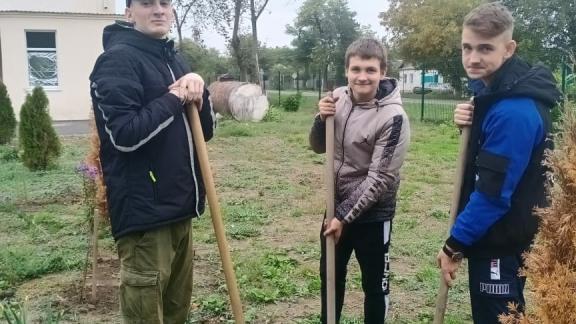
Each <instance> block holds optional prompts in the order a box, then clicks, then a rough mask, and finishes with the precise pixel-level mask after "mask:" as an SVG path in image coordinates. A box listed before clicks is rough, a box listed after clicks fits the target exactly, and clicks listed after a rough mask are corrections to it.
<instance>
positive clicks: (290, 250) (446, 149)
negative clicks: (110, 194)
mask: <svg viewBox="0 0 576 324" xmlns="http://www.w3.org/2000/svg"><path fill="white" fill-rule="evenodd" d="M276 98H277V97H275V96H272V97H271V100H270V101H271V103H272V104H274V105H276V103H275V100H276ZM316 102H317V97H303V103H302V105H301V107H300V109H299V111H297V112H285V111H283V110H281V109H279V108H272V109H273V110H272V111H273V113H272V115H271V116H270V117H269V118H267V119H266V121H264V122H261V123H239V122H236V121H233V120H229V119H226V120H221V121H220V123H219V128H218V129H217V132H216V135H215V137H214V139H212V140H211V141H210V142H209V143H208V148H209V155H210V161H211V167H212V170H213V173H214V177H215V181H216V186H217V192H218V196H219V201H220V207H221V212H222V215H223V218H224V224H225V227H226V231H227V237H228V243H229V247H230V251H231V254H232V256H233V260H234V264H235V270H236V276H237V281H238V284H239V288H240V293H241V296H242V301H243V303H244V310H245V314H246V318H247V321H248V322H250V323H264V322H276V323H318V322H319V318H318V312H319V291H320V281H319V278H318V260H319V257H320V251H319V241H318V239H319V231H320V221H321V218H322V214H323V210H324V199H325V198H324V192H323V189H322V188H323V187H324V185H323V172H324V167H323V163H324V157H323V156H322V155H317V154H314V153H313V152H312V151H311V150H309V148H308V132H309V130H310V127H311V124H312V120H313V118H314V115H315V113H316V109H317V108H316ZM416 109H419V107H415V106H414V105H407V111H408V112H409V115H410V118H411V127H412V143H411V146H410V149H409V153H408V156H407V159H406V162H405V165H404V169H403V180H402V183H401V187H400V192H399V195H398V206H397V213H396V218H395V220H394V223H393V234H392V247H391V257H392V264H391V269H392V281H391V293H392V309H391V313H390V319H389V321H387V323H431V319H432V316H433V312H434V297H435V294H436V290H437V287H438V282H439V274H438V271H437V270H436V268H435V256H436V254H437V252H438V250H439V249H440V247H441V246H442V242H443V240H444V239H445V238H446V232H447V222H448V219H447V218H448V216H447V213H448V210H449V200H450V194H451V190H452V177H453V172H454V163H455V159H456V149H457V144H458V131H457V130H456V129H455V128H454V127H453V126H452V125H451V122H450V121H448V122H434V123H421V122H419V114H418V112H419V110H416ZM450 109H452V108H450ZM415 114H416V115H415ZM62 142H63V144H64V155H63V157H62V158H61V159H60V163H59V167H58V169H56V170H50V171H46V172H41V173H31V172H29V171H27V170H26V169H25V168H24V167H23V166H22V165H21V164H20V163H19V162H18V160H17V159H14V154H13V149H12V148H10V147H3V148H0V219H1V220H2V222H0V246H2V249H0V292H1V291H3V290H6V289H9V288H16V289H17V290H18V291H19V293H18V295H17V296H18V297H20V298H22V297H23V296H21V295H20V294H21V293H23V292H20V291H21V290H22V289H24V288H23V287H25V286H26V287H29V286H34V287H35V286H36V284H35V280H38V279H36V278H40V279H42V278H45V277H46V276H47V275H48V274H50V273H61V274H73V275H74V276H76V277H75V278H77V277H79V275H78V270H81V269H82V267H83V262H84V257H85V253H86V248H87V236H86V231H87V228H86V226H87V222H86V211H85V209H84V207H83V206H82V204H81V201H82V180H81V178H80V177H79V176H78V175H77V174H76V173H75V171H74V168H75V167H76V165H77V164H78V163H79V162H80V161H81V160H82V159H83V157H84V154H85V152H86V151H87V145H88V141H87V138H73V137H65V138H62ZM2 156H6V158H1V157H2ZM209 214H210V213H209V211H208V208H207V212H206V213H205V215H203V216H202V217H200V218H199V219H197V220H195V221H194V222H193V238H194V244H195V250H196V257H195V261H194V263H195V271H194V278H195V279H194V284H195V287H194V295H193V312H192V313H191V315H190V318H189V321H188V322H189V323H199V322H202V321H207V322H218V321H228V320H230V319H231V312H230V308H229V305H228V296H227V293H226V291H227V290H226V284H225V281H224V276H223V273H222V269H221V263H220V259H219V255H218V250H217V247H216V243H215V236H214V233H213V229H212V224H211V221H210V215H209ZM101 238H102V239H101V245H103V246H104V247H103V253H104V255H105V256H108V257H111V258H113V257H114V254H115V251H114V243H113V240H112V239H111V238H110V235H109V232H108V231H106V230H103V232H102V233H101ZM26 289H29V288H26ZM36 289H38V291H37V295H38V296H40V295H42V296H47V297H44V298H47V299H48V300H57V299H58V297H57V296H58V294H60V293H61V291H62V290H65V289H67V287H60V289H61V290H58V289H56V288H53V287H52V288H50V290H47V291H42V290H41V289H42V288H41V287H40V286H39V287H38V288H36ZM466 291H467V289H466V276H465V271H461V272H460V274H459V279H458V281H457V285H456V287H455V288H454V289H452V290H451V292H450V300H449V306H448V315H447V321H446V323H453V324H455V323H470V322H471V319H470V316H469V313H470V308H469V305H468V303H469V302H468V296H467V292H466ZM28 293H29V290H26V294H28ZM361 296H362V294H361V278H360V272H359V268H358V265H357V263H356V261H355V260H354V258H352V260H351V262H350V266H349V275H348V288H347V299H346V301H345V304H346V305H345V310H344V319H343V321H342V323H349V324H351V323H361V320H362V299H361ZM35 297H37V296H34V295H33V296H32V298H33V299H34V298H35ZM37 305H38V304H34V303H31V305H30V307H31V308H32V310H36V313H37V314H38V313H39V314H42V312H43V311H42V310H41V309H36V308H38V307H40V306H37ZM72 311H74V309H72ZM100 311H102V310H100ZM114 312H116V310H115V309H107V310H104V313H109V314H112V313H114ZM95 314H96V315H95ZM97 314H101V313H97V312H92V316H97ZM75 316H76V315H75ZM77 316H78V321H80V322H82V321H84V322H90V321H93V317H91V318H90V320H88V319H86V318H85V317H83V316H87V315H86V314H84V313H78V314H77Z"/></svg>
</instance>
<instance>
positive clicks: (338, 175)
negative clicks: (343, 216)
mask: <svg viewBox="0 0 576 324" xmlns="http://www.w3.org/2000/svg"><path fill="white" fill-rule="evenodd" d="M352 112H354V106H352V109H350V112H349V113H348V116H347V117H346V121H345V122H344V129H343V130H342V162H341V163H340V167H338V171H336V177H335V178H334V180H335V181H336V184H335V192H336V196H337V197H338V192H339V191H338V190H339V189H338V177H340V170H342V167H343V166H344V156H345V155H344V138H345V137H346V127H347V126H348V120H350V116H352Z"/></svg>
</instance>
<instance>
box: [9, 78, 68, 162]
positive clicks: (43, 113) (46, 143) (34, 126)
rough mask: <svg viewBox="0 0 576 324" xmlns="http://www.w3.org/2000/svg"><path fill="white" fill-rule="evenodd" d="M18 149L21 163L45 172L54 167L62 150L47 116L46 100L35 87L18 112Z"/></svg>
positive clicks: (42, 91)
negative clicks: (20, 150)
mask: <svg viewBox="0 0 576 324" xmlns="http://www.w3.org/2000/svg"><path fill="white" fill-rule="evenodd" d="M19 134H20V147H21V149H22V150H23V152H24V153H23V154H22V162H23V163H24V165H25V166H26V167H27V168H28V169H30V170H32V171H38V170H46V169H48V168H50V167H52V166H54V165H55V163H56V159H57V158H58V157H59V156H60V154H61V152H62V149H61V145H60V141H59V139H58V136H56V131H55V130H54V128H53V127H52V120H51V118H50V115H49V114H48V98H47V97H46V93H44V90H43V89H42V87H36V88H34V90H33V91H32V94H28V95H27V96H26V101H25V102H24V104H23V105H22V109H21V110H20V128H19Z"/></svg>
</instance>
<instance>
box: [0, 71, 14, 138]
mask: <svg viewBox="0 0 576 324" xmlns="http://www.w3.org/2000/svg"><path fill="white" fill-rule="evenodd" d="M15 131H16V117H14V110H13V109H12V102H11V101H10V97H9V96H8V91H7V90H6V86H5V85H4V84H3V83H2V82H0V145H1V144H6V143H10V141H11V140H12V138H13V137H14V132H15Z"/></svg>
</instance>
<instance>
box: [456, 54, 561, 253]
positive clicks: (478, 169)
mask: <svg viewBox="0 0 576 324" xmlns="http://www.w3.org/2000/svg"><path fill="white" fill-rule="evenodd" d="M473 88H475V89H474V90H475V94H476V96H475V97H474V121H473V123H472V129H471V135H470V141H469V143H468V151H467V164H466V167H465V176H464V182H463V185H462V188H461V200H460V204H459V208H458V210H459V215H458V218H457V219H456V222H455V224H454V226H453V227H452V229H451V232H450V234H451V235H450V237H449V238H448V240H447V241H446V244H447V245H448V246H449V247H451V248H452V249H454V250H457V251H462V252H464V254H465V255H466V256H468V257H471V256H479V257H499V256H507V255H514V254H516V253H521V252H523V251H525V250H526V249H527V248H528V247H529V246H530V244H531V242H532V240H533V239H534V235H535V234H536V232H537V230H538V218H537V216H536V215H535V214H534V208H535V207H545V206H547V204H548V202H547V196H546V188H545V187H546V171H547V168H546V167H545V166H544V165H543V163H542V162H543V161H544V152H545V150H546V149H550V148H552V146H553V143H552V140H551V138H550V136H549V135H550V134H549V132H550V128H551V117H550V112H551V109H552V108H553V107H554V106H555V105H556V104H557V102H558V101H559V100H560V98H561V93H560V92H559V91H558V89H557V88H556V82H555V80H554V77H553V76H552V74H551V73H550V71H549V70H547V69H546V68H545V67H544V66H542V65H536V66H534V67H532V66H530V65H529V64H527V63H526V62H524V61H522V60H521V59H520V58H518V57H517V56H513V57H512V58H510V59H509V60H507V61H506V62H505V63H504V64H503V65H502V67H501V68H500V69H499V70H498V71H497V72H496V74H495V75H494V78H493V81H492V83H491V84H490V85H489V87H484V84H483V83H482V82H480V81H477V82H475V83H474V85H473Z"/></svg>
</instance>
